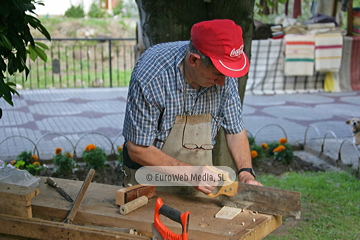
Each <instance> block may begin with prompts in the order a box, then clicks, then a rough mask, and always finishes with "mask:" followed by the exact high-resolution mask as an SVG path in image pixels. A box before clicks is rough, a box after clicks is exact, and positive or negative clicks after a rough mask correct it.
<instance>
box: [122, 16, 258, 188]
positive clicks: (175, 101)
mask: <svg viewBox="0 0 360 240" xmlns="http://www.w3.org/2000/svg"><path fill="white" fill-rule="evenodd" d="M190 35H191V39H190V41H179V42H171V43H163V44H158V45H155V46H153V47H151V48H149V49H148V50H146V51H145V52H144V53H143V54H142V55H141V56H140V58H139V59H138V61H137V63H136V65H135V67H134V70H133V73H132V76H131V80H130V86H129V93H128V101H127V107H126V114H125V122H124V128H123V135H124V138H125V141H126V143H125V147H124V165H125V166H126V167H128V168H130V169H138V168H139V167H141V166H177V167H180V166H191V165H194V166H204V165H212V151H211V150H212V149H213V146H214V144H215V142H216V135H217V132H218V131H219V129H220V127H223V128H224V130H225V133H226V142H227V145H228V149H229V151H230V155H231V157H232V159H233V161H234V164H235V167H236V168H237V169H236V170H237V173H238V179H239V181H241V182H244V183H249V184H255V185H261V184H260V183H259V182H257V181H256V180H255V174H254V172H253V170H252V164H251V156H250V149H249V142H248V138H247V134H246V130H245V128H244V124H243V121H242V113H241V101H240V97H239V94H238V79H237V78H238V77H241V76H244V75H245V74H246V73H247V72H248V70H249V60H248V58H247V56H246V55H245V53H244V51H243V48H244V43H243V38H242V29H241V27H240V26H238V25H236V24H235V22H233V21H232V20H228V19H216V20H211V21H203V22H200V23H197V24H195V25H194V26H193V27H192V29H191V33H190ZM214 188H215V187H214V186H210V185H201V186H196V187H195V189H197V190H198V191H200V192H202V193H205V194H208V193H211V192H212V191H213V190H214Z"/></svg>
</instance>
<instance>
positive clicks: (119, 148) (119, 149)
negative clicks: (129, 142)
mask: <svg viewBox="0 0 360 240" xmlns="http://www.w3.org/2000/svg"><path fill="white" fill-rule="evenodd" d="M123 146H124V144H123ZM122 149H123V148H122V147H118V152H120V151H121V150H122Z"/></svg>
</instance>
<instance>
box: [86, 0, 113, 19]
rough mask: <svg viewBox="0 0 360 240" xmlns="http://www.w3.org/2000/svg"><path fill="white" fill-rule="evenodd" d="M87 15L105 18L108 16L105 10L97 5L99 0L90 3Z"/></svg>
mask: <svg viewBox="0 0 360 240" xmlns="http://www.w3.org/2000/svg"><path fill="white" fill-rule="evenodd" d="M87 15H88V16H89V17H91V18H105V17H108V16H109V15H108V13H107V12H106V10H104V9H101V8H100V7H99V1H94V2H93V3H92V4H91V6H90V10H89V12H88V14H87Z"/></svg>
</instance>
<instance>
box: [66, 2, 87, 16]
mask: <svg viewBox="0 0 360 240" xmlns="http://www.w3.org/2000/svg"><path fill="white" fill-rule="evenodd" d="M65 17H68V18H83V17H85V12H84V7H83V5H82V4H79V5H78V6H74V5H72V4H71V7H70V8H69V9H67V10H66V11H65Z"/></svg>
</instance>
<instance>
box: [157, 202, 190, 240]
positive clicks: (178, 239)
mask: <svg viewBox="0 0 360 240" xmlns="http://www.w3.org/2000/svg"><path fill="white" fill-rule="evenodd" d="M160 214H161V215H164V216H165V217H168V218H170V219H171V220H173V221H175V222H178V223H180V224H181V226H182V234H181V235H179V234H176V233H173V232H172V231H170V230H169V229H168V228H167V227H166V226H165V225H164V224H163V223H162V222H161V221H160ZM189 218H190V212H189V211H188V212H185V213H181V212H180V211H178V210H176V209H174V208H172V207H169V206H168V205H165V204H164V203H163V201H162V199H161V198H158V199H157V200H156V205H155V214H154V226H155V228H156V229H157V230H158V232H159V233H160V235H161V236H162V237H163V238H164V239H166V240H187V239H188V230H189Z"/></svg>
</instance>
